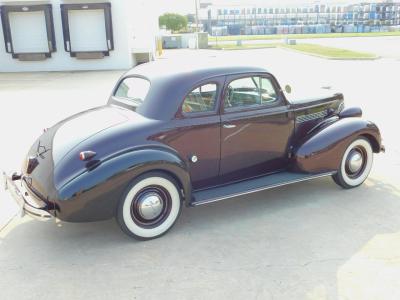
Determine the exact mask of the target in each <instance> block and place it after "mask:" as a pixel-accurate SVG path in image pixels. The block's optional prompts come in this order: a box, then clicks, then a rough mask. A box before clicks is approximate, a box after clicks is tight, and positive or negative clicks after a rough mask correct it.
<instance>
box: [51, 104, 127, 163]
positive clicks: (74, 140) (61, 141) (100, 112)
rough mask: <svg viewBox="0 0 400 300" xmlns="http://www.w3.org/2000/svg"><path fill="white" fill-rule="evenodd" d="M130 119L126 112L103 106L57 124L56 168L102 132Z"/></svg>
mask: <svg viewBox="0 0 400 300" xmlns="http://www.w3.org/2000/svg"><path fill="white" fill-rule="evenodd" d="M128 119H129V117H128V115H127V113H126V110H122V109H119V108H116V107H113V106H101V107H98V108H94V109H90V110H87V111H84V112H81V113H79V114H76V115H74V116H72V117H69V118H68V119H65V120H63V121H61V122H60V123H58V124H56V125H55V126H56V127H57V130H56V131H55V133H54V138H53V142H52V152H53V161H54V165H55V166H56V165H57V164H58V163H59V162H60V161H61V160H62V159H63V158H64V157H65V156H66V155H67V154H68V153H69V152H70V151H72V150H73V149H74V148H76V147H78V146H79V145H80V144H81V143H82V142H84V141H85V140H87V139H89V138H91V137H92V136H94V135H96V134H98V133H99V132H101V131H104V130H107V129H109V128H111V127H114V126H117V125H119V124H122V123H124V122H126V121H127V120H128Z"/></svg>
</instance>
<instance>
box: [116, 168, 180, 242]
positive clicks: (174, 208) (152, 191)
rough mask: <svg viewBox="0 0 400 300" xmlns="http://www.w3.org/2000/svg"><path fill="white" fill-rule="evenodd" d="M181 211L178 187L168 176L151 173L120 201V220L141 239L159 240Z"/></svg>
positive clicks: (122, 226)
mask: <svg viewBox="0 0 400 300" xmlns="http://www.w3.org/2000/svg"><path fill="white" fill-rule="evenodd" d="M181 209H182V201H181V196H180V192H179V187H178V185H177V183H176V182H175V180H174V179H173V178H172V177H170V176H168V175H167V174H164V173H160V172H150V173H147V174H144V175H141V176H139V177H138V178H136V179H135V180H134V181H133V182H132V183H131V185H130V186H129V187H128V189H127V191H126V193H125V194H124V196H123V198H122V199H121V201H120V203H119V206H118V212H117V221H118V223H119V225H120V227H121V229H122V230H123V231H124V232H125V233H126V234H128V235H129V236H132V237H134V238H136V239H139V240H148V239H153V238H157V237H159V236H161V235H163V234H165V233H166V232H167V231H168V230H169V229H170V228H171V227H172V226H173V225H174V223H175V221H176V220H177V218H178V216H179V215H180V212H181Z"/></svg>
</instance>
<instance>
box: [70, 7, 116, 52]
mask: <svg viewBox="0 0 400 300" xmlns="http://www.w3.org/2000/svg"><path fill="white" fill-rule="evenodd" d="M68 19H69V33H70V42H71V51H72V52H89V51H107V50H108V47H107V38H106V30H105V28H106V25H105V19H104V10H103V9H93V10H69V11H68Z"/></svg>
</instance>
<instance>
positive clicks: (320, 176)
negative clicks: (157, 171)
mask: <svg viewBox="0 0 400 300" xmlns="http://www.w3.org/2000/svg"><path fill="white" fill-rule="evenodd" d="M336 173H337V172H336V171H334V172H327V173H322V174H317V175H310V176H305V177H303V178H300V179H296V180H290V181H285V182H281V183H276V184H272V185H267V186H263V187H260V188H257V189H253V190H248V191H245V192H241V193H235V194H231V195H226V196H222V197H218V198H213V199H209V200H204V201H199V202H192V203H191V205H192V206H200V205H204V204H209V203H213V202H218V201H221V200H225V199H229V198H234V197H238V196H243V195H247V194H252V193H256V192H260V191H264V190H269V189H273V188H276V187H280V186H284V185H289V184H292V183H297V182H302V181H307V180H311V179H317V178H322V177H327V176H332V175H334V174H336Z"/></svg>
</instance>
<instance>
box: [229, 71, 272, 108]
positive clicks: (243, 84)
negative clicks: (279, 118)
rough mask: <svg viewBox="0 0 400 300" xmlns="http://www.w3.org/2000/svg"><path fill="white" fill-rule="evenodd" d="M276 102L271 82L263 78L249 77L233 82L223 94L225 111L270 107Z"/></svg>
mask: <svg viewBox="0 0 400 300" xmlns="http://www.w3.org/2000/svg"><path fill="white" fill-rule="evenodd" d="M277 100H278V97H277V95H276V91H275V88H274V86H273V84H272V82H271V81H270V80H269V79H268V78H265V77H260V76H251V77H244V78H240V79H236V80H233V81H232V82H231V83H230V84H229V85H228V87H227V89H226V92H225V99H224V107H225V109H227V110H229V109H235V108H240V107H251V106H260V105H270V104H273V103H275V102H276V101H277Z"/></svg>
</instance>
